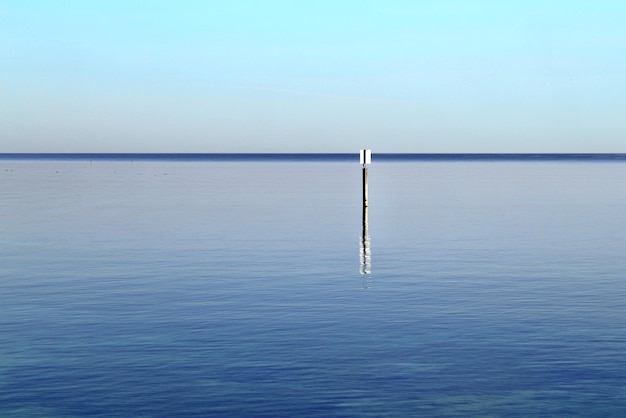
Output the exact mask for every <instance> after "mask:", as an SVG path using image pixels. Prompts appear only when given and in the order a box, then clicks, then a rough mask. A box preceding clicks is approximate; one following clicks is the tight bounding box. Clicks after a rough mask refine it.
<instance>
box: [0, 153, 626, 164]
mask: <svg viewBox="0 0 626 418" xmlns="http://www.w3.org/2000/svg"><path fill="white" fill-rule="evenodd" d="M0 160H64V161H84V160H99V161H242V162H245V161H250V162H252V161H295V162H297V161H312V162H314V161H328V162H332V161H337V162H340V161H346V162H347V161H355V162H358V161H359V154H358V153H357V152H354V153H0ZM372 160H373V162H376V161H381V162H394V161H397V162H401V161H626V153H519V154H515V153H510V154H504V153H476V154H472V153H449V154H445V153H423V154H417V153H404V154H401V153H372Z"/></svg>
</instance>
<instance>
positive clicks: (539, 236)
mask: <svg viewBox="0 0 626 418" xmlns="http://www.w3.org/2000/svg"><path fill="white" fill-rule="evenodd" d="M31 157H32V156H31ZM596 157H597V156H595V157H594V158H591V157H589V158H582V159H581V158H564V159H557V160H555V159H554V158H542V159H537V158H533V159H529V158H525V159H519V160H517V161H513V160H511V159H506V158H505V159H500V160H499V161H485V160H481V159H480V158H479V159H476V158H474V159H469V160H468V159H465V160H463V159H456V160H454V159H453V160H450V159H447V160H445V159H443V160H441V159H440V160H437V159H435V160H433V159H431V160H423V159H422V160H419V159H417V160H410V161H406V162H405V163H402V164H399V163H398V162H397V160H387V161H385V160H384V158H379V156H377V155H374V158H373V159H374V163H373V164H372V166H371V167H370V169H369V179H370V187H369V188H370V209H369V235H370V237H371V243H370V245H371V274H366V275H363V274H360V270H361V265H360V262H361V260H360V256H359V252H360V245H361V238H362V237H361V233H362V230H361V206H360V203H361V183H360V182H361V168H360V166H359V164H358V156H356V158H355V157H354V156H352V155H351V156H349V158H348V157H346V158H347V159H342V158H343V157H342V158H338V159H331V160H328V159H323V158H321V159H308V160H306V161H309V162H310V163H306V164H303V161H300V160H297V159H296V160H293V159H291V160H290V159H286V160H283V161H282V162H280V164H278V163H277V161H275V160H271V159H269V160H268V159H267V158H261V159H257V160H254V159H248V160H243V161H242V160H233V159H228V158H224V159H221V160H220V159H214V160H212V159H202V160H198V161H191V160H189V159H183V160H176V159H172V158H161V159H159V158H156V159H155V158H145V159H142V158H130V159H128V158H119V159H115V158H113V159H111V158H91V157H89V158H8V157H6V156H5V157H3V158H2V159H1V161H0V202H1V205H0V416H2V417H41V416H46V417H88V416H92V417H94V416H95V417H111V416H132V417H162V416H178V417H202V416H228V417H232V416H267V417H270V416H271V417H275V416H290V417H291V416H311V417H318V416H358V417H364V416H372V417H379V416H502V417H511V416H513V417H515V416H519V417H526V416H582V417H590V416H603V417H604V416H614V417H621V416H625V415H626V355H625V354H626V321H624V318H626V303H625V299H626V258H625V257H624V254H625V253H626V251H625V250H626V188H625V187H624V181H625V179H626V164H625V163H624V162H621V160H620V159H621V157H619V158H617V157H615V158H613V157H611V156H609V157H606V158H596ZM611 161H615V162H611Z"/></svg>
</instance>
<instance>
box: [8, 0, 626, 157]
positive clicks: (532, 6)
mask: <svg viewBox="0 0 626 418" xmlns="http://www.w3.org/2000/svg"><path fill="white" fill-rule="evenodd" d="M363 147H368V148H372V149H373V150H374V152H418V153H419V152H626V2H624V1H623V0H613V1H607V0H595V1H589V0H585V1H580V0H559V1H557V0H553V1H550V0H524V1H517V0H511V1H502V0H497V1H496V0H492V1H489V0H378V1H368V0H358V1H357V0H310V1H309V0H260V1H253V0H240V1H238V0H229V1H224V0H223V1H210V0H207V1H200V0H176V1H174V0H171V1H163V0H100V1H98V0H64V1H50V0H28V1H25V0H0V152H358V149H360V148H363Z"/></svg>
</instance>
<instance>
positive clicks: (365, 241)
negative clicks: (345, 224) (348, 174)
mask: <svg viewBox="0 0 626 418" xmlns="http://www.w3.org/2000/svg"><path fill="white" fill-rule="evenodd" d="M371 163H372V151H371V150H368V149H362V150H361V166H362V167H363V231H362V235H361V251H360V252H361V274H370V272H371V256H370V242H369V239H370V238H369V234H368V230H367V226H368V225H367V222H368V219H367V209H368V206H369V202H368V193H367V166H368V165H369V164H371Z"/></svg>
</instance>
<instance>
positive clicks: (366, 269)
mask: <svg viewBox="0 0 626 418" xmlns="http://www.w3.org/2000/svg"><path fill="white" fill-rule="evenodd" d="M367 215H368V213H367V205H365V204H364V205H363V230H362V233H361V245H360V248H359V256H360V259H361V269H360V272H361V274H362V275H366V274H371V273H372V250H371V247H370V236H369V234H368V229H367V227H368V217H367ZM364 286H365V284H364Z"/></svg>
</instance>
